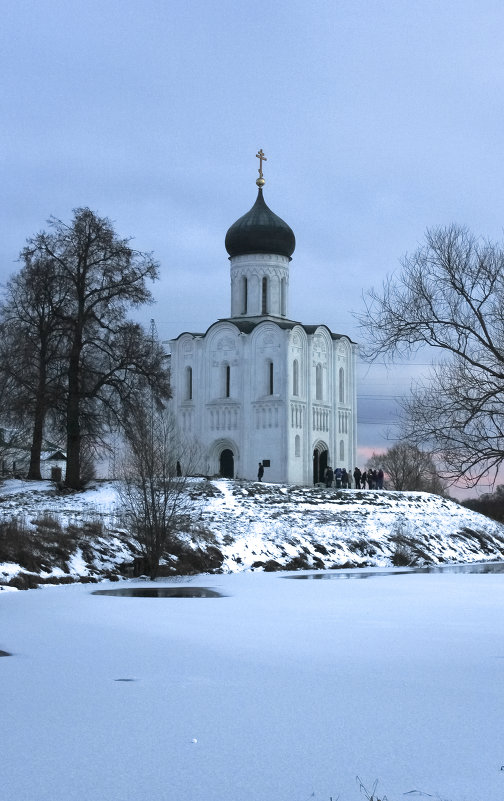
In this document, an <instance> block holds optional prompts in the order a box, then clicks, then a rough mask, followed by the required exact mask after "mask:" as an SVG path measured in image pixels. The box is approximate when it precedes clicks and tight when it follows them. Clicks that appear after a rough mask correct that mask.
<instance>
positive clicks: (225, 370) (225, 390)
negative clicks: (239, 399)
mask: <svg viewBox="0 0 504 801" xmlns="http://www.w3.org/2000/svg"><path fill="white" fill-rule="evenodd" d="M221 397H224V398H230V397H231V367H230V366H229V364H223V365H222V395H221Z"/></svg>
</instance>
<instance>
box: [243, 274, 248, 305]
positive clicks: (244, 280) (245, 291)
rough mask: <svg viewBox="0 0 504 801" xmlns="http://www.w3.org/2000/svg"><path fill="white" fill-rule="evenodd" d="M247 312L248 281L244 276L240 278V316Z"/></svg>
mask: <svg viewBox="0 0 504 801" xmlns="http://www.w3.org/2000/svg"><path fill="white" fill-rule="evenodd" d="M247 310H248V280H247V278H246V277H245V276H244V277H243V278H242V314H247Z"/></svg>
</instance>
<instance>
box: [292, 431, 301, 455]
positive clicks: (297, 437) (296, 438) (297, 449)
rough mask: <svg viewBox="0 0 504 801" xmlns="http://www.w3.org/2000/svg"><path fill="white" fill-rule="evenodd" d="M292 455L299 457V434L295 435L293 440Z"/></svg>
mask: <svg viewBox="0 0 504 801" xmlns="http://www.w3.org/2000/svg"><path fill="white" fill-rule="evenodd" d="M294 455H295V456H301V437H300V436H299V434H296V437H295V439H294Z"/></svg>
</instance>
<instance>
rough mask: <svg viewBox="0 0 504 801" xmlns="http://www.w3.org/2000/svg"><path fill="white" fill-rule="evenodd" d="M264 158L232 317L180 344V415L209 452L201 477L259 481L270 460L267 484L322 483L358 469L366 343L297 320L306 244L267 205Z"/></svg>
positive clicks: (175, 384) (235, 277)
mask: <svg viewBox="0 0 504 801" xmlns="http://www.w3.org/2000/svg"><path fill="white" fill-rule="evenodd" d="M258 157H259V158H260V165H261V166H260V169H259V178H258V180H257V181H256V183H257V185H258V187H259V191H258V195H257V200H256V202H255V203H254V205H253V206H252V208H251V209H250V211H248V212H247V214H244V215H243V217H240V218H239V219H238V220H237V221H236V222H235V223H234V224H233V225H232V226H231V228H230V229H229V230H228V232H227V234H226V242H225V245H226V250H227V252H228V254H229V262H230V265H231V314H230V316H229V317H227V318H225V319H221V320H218V321H217V322H215V323H213V325H211V326H210V328H209V329H208V330H207V331H206V333H204V334H196V333H187V332H186V333H183V334H180V336H178V337H177V338H176V339H173V340H171V341H170V347H171V358H170V362H171V380H172V391H173V409H174V412H175V415H176V418H177V421H178V424H179V427H180V429H181V431H182V432H183V433H184V434H185V435H187V436H188V437H191V438H194V439H196V440H197V441H198V442H199V444H200V447H201V450H202V452H203V453H204V456H203V457H202V463H201V465H200V466H199V469H198V472H201V473H203V474H206V475H221V476H225V477H230V478H245V479H252V480H255V479H256V478H257V472H258V465H259V462H261V463H262V464H263V465H264V477H263V481H269V482H281V483H293V484H313V483H317V482H318V481H321V480H322V478H323V474H324V470H325V467H326V465H328V464H329V465H331V466H332V467H333V468H336V467H346V468H347V470H348V469H350V470H351V471H352V472H353V468H354V466H355V464H356V447H357V400H356V359H357V345H356V344H355V343H353V342H352V341H351V340H350V339H349V338H348V337H347V336H345V335H342V334H333V333H332V332H331V331H330V329H329V328H328V327H327V326H326V325H324V324H320V325H303V324H302V323H300V322H297V321H295V320H292V319H291V318H290V316H289V282H290V262H291V257H292V254H293V252H294V248H295V245H296V241H295V237H294V233H293V232H292V230H291V228H290V227H289V226H288V225H287V223H285V222H284V221H283V220H282V219H280V217H278V216H277V215H276V214H274V213H273V212H272V211H271V210H270V209H269V208H268V206H267V205H266V203H265V201H264V198H263V186H264V183H265V182H264V178H263V174H262V162H263V160H265V157H264V154H263V153H262V151H259V153H258ZM310 291H312V290H311V289H310ZM183 468H184V466H183V465H182V469H183Z"/></svg>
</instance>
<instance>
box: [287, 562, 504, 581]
mask: <svg viewBox="0 0 504 801" xmlns="http://www.w3.org/2000/svg"><path fill="white" fill-rule="evenodd" d="M412 573H504V562H470V563H468V564H463V565H426V566H425V567H409V568H405V569H404V570H392V569H391V570H369V569H366V568H356V569H355V570H331V571H328V570H324V571H318V572H317V573H303V574H302V575H300V574H299V573H298V574H296V575H295V576H282V577H281V578H286V579H307V580H312V579H365V578H376V577H377V576H405V575H411V574H412Z"/></svg>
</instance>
